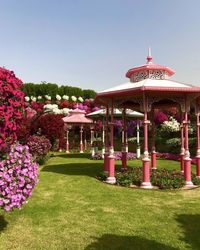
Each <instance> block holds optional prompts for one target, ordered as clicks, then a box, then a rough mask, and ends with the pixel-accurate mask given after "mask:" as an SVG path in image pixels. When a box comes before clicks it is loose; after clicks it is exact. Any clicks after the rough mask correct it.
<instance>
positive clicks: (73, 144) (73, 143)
mask: <svg viewBox="0 0 200 250" xmlns="http://www.w3.org/2000/svg"><path fill="white" fill-rule="evenodd" d="M72 150H73V152H74V150H75V127H73V140H72Z"/></svg>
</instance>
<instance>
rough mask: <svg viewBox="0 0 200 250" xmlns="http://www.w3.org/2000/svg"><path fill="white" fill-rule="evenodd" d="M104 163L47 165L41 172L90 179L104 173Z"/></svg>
mask: <svg viewBox="0 0 200 250" xmlns="http://www.w3.org/2000/svg"><path fill="white" fill-rule="evenodd" d="M102 170H103V165H102V163H95V162H91V163H81V162H80V163H69V164H59V165H47V166H44V167H43V169H42V170H41V171H43V172H52V173H57V174H64V175H85V176H90V177H96V175H97V174H98V173H99V172H102Z"/></svg>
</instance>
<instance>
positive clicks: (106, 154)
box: [103, 106, 109, 172]
mask: <svg viewBox="0 0 200 250" xmlns="http://www.w3.org/2000/svg"><path fill="white" fill-rule="evenodd" d="M108 116H109V108H108V106H106V124H105V130H106V131H105V153H104V164H103V170H104V171H105V172H108V170H109V169H108V156H109V143H108Z"/></svg>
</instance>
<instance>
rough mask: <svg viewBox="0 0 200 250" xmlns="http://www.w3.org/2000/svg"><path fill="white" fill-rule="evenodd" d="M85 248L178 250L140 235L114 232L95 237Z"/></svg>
mask: <svg viewBox="0 0 200 250" xmlns="http://www.w3.org/2000/svg"><path fill="white" fill-rule="evenodd" d="M95 240H96V241H95V242H93V243H91V244H90V245H89V246H87V247H86V248H85V250H105V249H109V250H145V249H148V250H177V248H173V247H170V246H167V245H163V244H161V243H158V242H156V241H154V240H148V239H144V238H141V237H138V236H120V235H114V234H104V235H103V236H102V237H101V238H95Z"/></svg>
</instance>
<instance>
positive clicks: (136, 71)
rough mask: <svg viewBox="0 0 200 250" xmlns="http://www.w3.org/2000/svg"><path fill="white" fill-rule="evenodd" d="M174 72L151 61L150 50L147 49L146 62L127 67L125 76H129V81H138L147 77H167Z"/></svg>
mask: <svg viewBox="0 0 200 250" xmlns="http://www.w3.org/2000/svg"><path fill="white" fill-rule="evenodd" d="M174 73H175V71H174V70H172V69H170V68H169V67H166V66H162V65H159V64H155V63H153V58H152V56H151V50H150V49H149V52H148V56H147V63H146V64H144V65H141V66H138V67H134V68H132V69H129V70H128V72H127V73H126V77H128V78H130V80H131V82H138V81H140V80H144V79H147V78H150V79H159V80H161V79H167V78H168V77H170V76H172V75H173V74H174Z"/></svg>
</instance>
